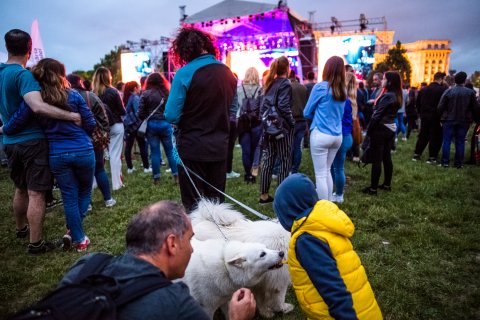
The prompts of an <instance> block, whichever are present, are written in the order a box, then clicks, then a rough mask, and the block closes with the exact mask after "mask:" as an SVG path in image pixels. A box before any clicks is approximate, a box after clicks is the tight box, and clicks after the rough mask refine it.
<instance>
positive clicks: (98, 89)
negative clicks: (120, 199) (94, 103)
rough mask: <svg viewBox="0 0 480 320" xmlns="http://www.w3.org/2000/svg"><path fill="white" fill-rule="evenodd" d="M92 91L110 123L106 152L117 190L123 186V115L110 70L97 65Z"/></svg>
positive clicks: (121, 104) (122, 108)
mask: <svg viewBox="0 0 480 320" xmlns="http://www.w3.org/2000/svg"><path fill="white" fill-rule="evenodd" d="M93 91H94V92H95V93H96V94H97V95H98V97H99V98H100V100H102V102H103V104H104V105H105V110H106V111H107V115H108V122H109V123H110V143H109V145H108V153H109V155H110V172H111V174H112V189H113V190H118V189H120V188H121V187H123V186H124V185H123V177H122V148H123V134H124V131H125V129H124V126H123V119H122V117H123V116H124V115H125V108H124V106H123V102H122V98H121V97H120V93H119V92H118V91H117V89H115V88H114V87H112V75H111V73H110V70H108V69H107V68H105V67H99V68H98V69H97V70H95V73H94V74H93Z"/></svg>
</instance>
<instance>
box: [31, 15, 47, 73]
mask: <svg viewBox="0 0 480 320" xmlns="http://www.w3.org/2000/svg"><path fill="white" fill-rule="evenodd" d="M30 36H31V37H32V56H31V57H30V60H29V62H30V64H31V65H36V64H37V63H38V61H40V60H42V59H43V58H45V51H44V50H43V42H42V38H41V37H40V30H39V29H38V20H37V19H35V20H33V22H32V30H31V33H30Z"/></svg>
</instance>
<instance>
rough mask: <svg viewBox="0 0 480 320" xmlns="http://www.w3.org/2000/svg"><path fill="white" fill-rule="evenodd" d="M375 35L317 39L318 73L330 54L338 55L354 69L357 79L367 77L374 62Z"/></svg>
mask: <svg viewBox="0 0 480 320" xmlns="http://www.w3.org/2000/svg"><path fill="white" fill-rule="evenodd" d="M375 40H376V36H375V35H354V36H341V37H323V38H320V39H319V41H318V74H319V78H321V75H322V73H323V67H324V66H325V62H327V60H328V58H330V57H331V56H340V57H342V58H343V60H344V61H345V64H349V65H351V66H352V67H353V69H354V70H355V75H356V76H357V78H358V79H365V78H367V76H368V74H369V72H370V71H371V70H372V68H373V63H374V62H375V58H374V54H375Z"/></svg>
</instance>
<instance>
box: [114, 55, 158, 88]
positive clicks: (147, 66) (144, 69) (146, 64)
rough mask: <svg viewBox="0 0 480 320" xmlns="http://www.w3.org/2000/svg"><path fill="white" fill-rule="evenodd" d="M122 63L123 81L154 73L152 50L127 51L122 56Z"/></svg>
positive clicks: (138, 80) (137, 79)
mask: <svg viewBox="0 0 480 320" xmlns="http://www.w3.org/2000/svg"><path fill="white" fill-rule="evenodd" d="M120 61H121V64H122V82H124V83H127V82H128V81H137V82H138V83H140V78H141V77H143V76H146V75H148V74H150V73H152V71H153V69H152V65H151V61H152V60H151V53H150V52H126V53H122V54H121V57H120Z"/></svg>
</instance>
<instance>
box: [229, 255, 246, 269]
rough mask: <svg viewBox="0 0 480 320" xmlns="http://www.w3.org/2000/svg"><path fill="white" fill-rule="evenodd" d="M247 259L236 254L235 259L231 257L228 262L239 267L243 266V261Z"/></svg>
mask: <svg viewBox="0 0 480 320" xmlns="http://www.w3.org/2000/svg"><path fill="white" fill-rule="evenodd" d="M245 261H247V259H245V257H242V256H236V257H235V258H233V259H230V260H229V261H228V262H227V263H228V264H229V265H231V266H234V267H237V268H241V267H243V263H244V262H245Z"/></svg>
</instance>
